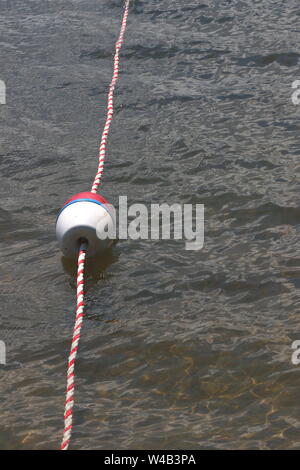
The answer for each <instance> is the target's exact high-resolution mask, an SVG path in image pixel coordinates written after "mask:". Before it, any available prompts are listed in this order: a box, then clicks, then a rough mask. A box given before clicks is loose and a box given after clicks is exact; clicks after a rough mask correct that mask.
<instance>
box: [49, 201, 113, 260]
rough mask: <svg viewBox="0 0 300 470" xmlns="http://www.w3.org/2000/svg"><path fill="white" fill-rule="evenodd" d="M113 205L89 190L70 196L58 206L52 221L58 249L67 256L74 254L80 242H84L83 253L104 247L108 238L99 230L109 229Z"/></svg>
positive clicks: (71, 256)
mask: <svg viewBox="0 0 300 470" xmlns="http://www.w3.org/2000/svg"><path fill="white" fill-rule="evenodd" d="M114 226H115V219H114V211H113V207H112V206H111V205H110V204H109V203H108V202H107V201H106V199H104V197H102V196H99V195H98V194H94V193H91V192H83V193H78V194H75V195H74V196H72V197H71V198H70V199H69V200H68V201H67V202H66V203H65V205H64V206H63V207H62V209H61V211H60V213H59V215H58V217H57V221H56V236H57V240H58V243H59V246H60V249H61V251H62V252H63V254H64V255H65V256H66V257H67V258H77V257H78V250H79V247H80V244H81V243H82V242H83V241H86V242H87V256H88V257H91V256H95V255H96V254H98V253H101V252H103V251H104V250H105V249H107V248H108V247H109V246H110V245H111V243H112V241H111V240H109V238H108V237H107V238H105V236H102V234H106V233H113V232H114Z"/></svg>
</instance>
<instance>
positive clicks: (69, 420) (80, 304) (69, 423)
mask: <svg viewBox="0 0 300 470" xmlns="http://www.w3.org/2000/svg"><path fill="white" fill-rule="evenodd" d="M129 2H130V0H125V9H124V14H123V20H122V26H121V30H120V34H119V38H118V40H117V42H116V52H115V57H114V70H113V77H112V81H111V84H110V86H109V92H108V105H107V117H106V122H105V126H104V130H103V134H102V138H101V143H100V148H99V164H98V170H97V174H96V176H95V180H94V182H93V186H92V189H91V192H92V193H96V192H97V190H98V188H99V185H100V180H101V176H102V172H103V166H104V159H105V151H106V143H107V136H108V133H109V129H110V124H111V121H112V117H113V111H114V107H113V98H114V90H115V86H116V82H117V80H118V77H119V56H120V50H121V47H122V44H123V40H124V34H125V30H126V25H127V18H128V12H129ZM87 248H88V247H87V245H86V243H82V244H81V246H80V249H79V255H78V271H77V309H76V318H75V326H74V331H73V339H72V345H71V351H70V355H69V362H68V375H67V393H66V402H65V414H64V435H63V440H62V443H61V450H67V449H68V447H69V444H70V441H71V434H72V427H73V407H74V391H75V375H74V367H75V361H76V356H77V351H78V344H79V340H80V334H81V327H82V323H83V317H84V312H83V310H84V266H85V256H86V251H87Z"/></svg>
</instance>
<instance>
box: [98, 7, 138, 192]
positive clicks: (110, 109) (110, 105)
mask: <svg viewBox="0 0 300 470" xmlns="http://www.w3.org/2000/svg"><path fill="white" fill-rule="evenodd" d="M128 13H129V0H126V1H125V9H124V15H123V20H122V26H121V30H120V35H119V38H118V40H117V42H116V52H115V57H114V71H113V77H112V81H111V83H110V86H109V91H108V99H107V116H106V122H105V125H104V129H103V133H102V138H101V142H100V148H99V163H98V170H97V173H96V176H95V179H94V182H93V185H92V189H91V192H92V193H96V192H97V191H98V188H99V185H100V180H101V177H102V173H103V168H104V160H105V152H106V144H107V137H108V133H109V129H110V125H111V121H112V118H113V113H114V91H115V86H116V83H117V80H118V78H119V62H120V50H121V47H122V44H123V41H124V34H125V30H126V25H127V18H128Z"/></svg>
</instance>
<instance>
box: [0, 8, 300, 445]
mask: <svg viewBox="0 0 300 470" xmlns="http://www.w3.org/2000/svg"><path fill="white" fill-rule="evenodd" d="M121 5H122V2H121V0H101V1H99V0H69V1H68V0H66V1H65V2H61V1H58V0H51V2H50V1H46V0H44V1H43V2H40V1H38V0H30V1H29V0H28V1H27V2H23V1H21V0H10V1H8V0H6V1H5V0H2V2H1V5H0V26H1V28H0V30H1V36H2V38H1V64H2V67H1V73H0V79H2V80H5V82H6V85H7V104H6V105H2V106H0V114H1V133H0V173H1V176H0V177H1V184H0V190H1V204H0V221H1V233H2V240H1V247H2V258H1V267H0V272H1V281H2V289H1V294H0V295H1V304H0V305H1V331H0V339H1V340H4V341H5V342H6V346H7V365H6V366H3V365H2V366H0V374H1V383H0V398H1V430H0V448H1V449H55V448H57V447H58V446H59V443H60V439H61V433H62V427H63V421H62V417H63V408H64V394H65V381H66V361H67V355H68V352H69V346H70V336H71V332H72V329H73V320H74V305H75V269H76V266H74V265H73V264H72V263H70V262H68V261H67V260H64V259H62V258H61V254H60V252H59V250H58V247H57V243H56V240H55V234H54V225H55V218H56V215H57V212H58V210H59V208H60V207H61V205H62V203H63V202H64V201H65V200H66V199H67V198H68V197H69V196H70V195H72V194H75V193H76V192H79V191H83V190H89V188H90V186H91V183H92V180H93V177H94V174H95V171H96V165H97V147H98V142H99V135H100V131H101V130H102V127H103V123H104V117H105V108H106V92H107V85H108V83H109V81H110V78H111V73H112V53H113V47H114V42H115V40H116V36H117V34H118V31H119V26H120V15H121V11H122V10H121ZM299 17H300V7H299V2H297V1H296V0H289V1H272V2H271V1H268V0H260V1H249V0H248V1H237V0H232V1H229V0H228V1H225V0H223V1H217V0H215V1H213V0H203V3H202V2H199V1H196V0H187V1H185V2H182V1H179V0H172V1H171V0H161V1H157V0H148V1H140V0H139V1H132V6H131V10H130V16H129V23H128V29H127V32H126V37H125V44H124V48H123V50H122V60H121V70H122V73H121V76H120V81H119V83H118V88H117V93H116V112H115V116H114V122H113V125H112V129H111V134H110V138H109V145H108V152H107V160H106V166H105V176H104V179H103V190H102V194H103V195H104V196H105V197H107V198H108V199H109V200H110V201H111V202H112V203H117V201H118V196H119V195H127V196H128V203H129V204H131V203H134V202H143V203H145V204H150V203H151V202H160V203H162V202H166V203H170V204H172V203H174V202H179V203H194V204H195V203H199V204H201V203H202V204H204V205H205V244H204V248H203V249H202V250H201V251H198V252H195V251H186V250H185V249H184V242H181V241H158V242H154V241H122V242H120V243H118V245H117V246H116V247H115V248H114V249H113V251H112V253H108V254H107V256H106V257H105V258H103V259H100V260H99V259H98V260H97V261H95V262H93V263H89V266H88V275H87V307H86V313H87V317H86V319H85V322H84V329H83V336H82V341H81V344H80V353H79V357H78V363H77V367H76V375H77V390H76V409H75V427H74V434H73V441H72V448H73V449H154V448H156V449H193V448H200V449H276V448H278V449H299V448H300V427H299V425H300V407H299V390H300V366H298V367H297V366H294V365H292V363H291V352H292V350H291V344H292V341H293V340H295V339H300V328H299V325H300V317H299V307H300V291H299V287H300V255H299V254H298V251H299V243H300V225H299V224H300V196H299V193H300V191H299V190H300V183H299V181H300V165H299V152H300V143H299V128H300V126H299V113H300V105H299V106H298V107H297V106H295V105H293V103H292V101H291V95H292V91H293V90H292V88H291V85H292V82H293V81H294V80H296V79H298V78H300V77H299V40H300V28H299V19H300V18H299Z"/></svg>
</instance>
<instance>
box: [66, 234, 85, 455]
mask: <svg viewBox="0 0 300 470" xmlns="http://www.w3.org/2000/svg"><path fill="white" fill-rule="evenodd" d="M86 250H87V245H86V243H82V244H81V246H80V248H79V255H78V270H77V308H76V318H75V325H74V330H73V338H72V344H71V351H70V355H69V362H68V375H67V395H66V402H65V415H64V420H65V427H64V435H63V440H62V443H61V450H67V449H68V447H69V444H70V440H71V434H72V427H73V424H72V421H73V406H74V390H75V375H74V367H75V361H76V355H77V351H78V344H79V340H80V334H81V327H82V323H83V317H84V313H83V309H84V290H83V289H84V265H85V255H86Z"/></svg>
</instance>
